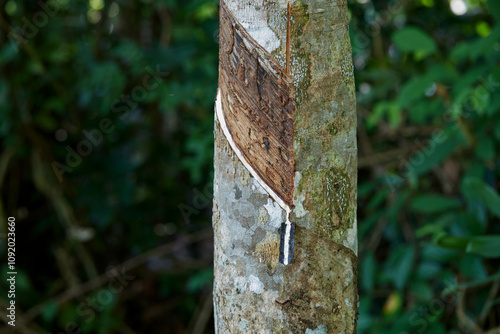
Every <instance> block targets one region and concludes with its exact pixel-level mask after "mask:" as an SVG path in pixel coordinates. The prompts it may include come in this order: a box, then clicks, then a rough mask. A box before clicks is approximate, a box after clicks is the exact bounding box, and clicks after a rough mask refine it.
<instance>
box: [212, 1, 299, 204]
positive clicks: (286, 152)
mask: <svg viewBox="0 0 500 334" xmlns="http://www.w3.org/2000/svg"><path fill="white" fill-rule="evenodd" d="M219 64H220V65H219V89H220V91H221V103H222V109H223V112H224V117H225V121H226V124H227V127H228V129H229V132H230V133H231V136H232V138H233V140H234V142H235V143H236V146H237V147H238V149H239V150H240V151H241V152H242V155H243V157H244V158H245V159H246V161H247V162H248V163H249V164H250V166H252V168H253V169H254V170H255V171H256V172H257V174H258V175H259V177H260V178H261V179H262V180H263V181H264V182H265V183H266V184H267V185H268V186H269V187H270V188H271V189H272V190H273V191H274V192H275V193H276V194H277V195H278V197H279V198H281V199H282V200H283V201H284V202H285V203H286V204H287V205H288V206H289V207H290V208H291V209H292V208H293V183H294V167H295V158H294V153H293V135H294V132H293V131H294V130H293V119H292V115H293V111H294V109H295V102H294V99H293V95H294V90H293V87H292V85H291V79H290V78H289V77H288V75H287V73H286V70H285V69H283V68H282V67H281V66H280V65H279V63H278V62H277V61H276V59H274V57H273V56H272V55H271V54H270V53H269V52H267V51H266V50H265V49H264V48H262V47H261V46H260V45H258V44H257V42H256V41H255V40H254V39H253V38H252V37H250V35H248V33H247V32H246V31H245V29H244V28H243V27H242V26H241V25H240V23H239V22H238V21H237V20H236V19H235V18H234V16H233V15H232V13H231V12H230V11H229V9H228V8H227V6H226V5H225V3H224V2H223V1H221V5H220V49H219Z"/></svg>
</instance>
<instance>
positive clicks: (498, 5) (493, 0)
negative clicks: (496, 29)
mask: <svg viewBox="0 0 500 334" xmlns="http://www.w3.org/2000/svg"><path fill="white" fill-rule="evenodd" d="M487 3H488V7H489V9H490V13H491V15H493V17H495V20H496V21H497V24H500V2H498V1H497V0H488V1H487Z"/></svg>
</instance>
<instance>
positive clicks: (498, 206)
mask: <svg viewBox="0 0 500 334" xmlns="http://www.w3.org/2000/svg"><path fill="white" fill-rule="evenodd" d="M462 192H463V194H464V195H465V197H466V198H467V199H469V200H477V201H479V202H480V203H481V204H483V205H484V206H485V207H486V208H487V209H488V210H489V211H490V212H491V213H492V214H494V215H495V216H497V217H500V196H498V193H497V192H496V191H495V190H493V188H491V187H490V186H488V185H487V184H486V183H484V181H482V180H480V179H475V178H466V179H465V180H463V182H462Z"/></svg>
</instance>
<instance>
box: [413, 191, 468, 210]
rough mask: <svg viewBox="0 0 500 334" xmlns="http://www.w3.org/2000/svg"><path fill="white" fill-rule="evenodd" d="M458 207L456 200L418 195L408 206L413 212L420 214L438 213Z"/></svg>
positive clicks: (439, 196) (458, 202) (458, 203)
mask: <svg viewBox="0 0 500 334" xmlns="http://www.w3.org/2000/svg"><path fill="white" fill-rule="evenodd" d="M459 206H460V201H459V200H458V199H456V198H449V197H445V196H441V195H420V196H417V197H415V198H414V199H413V200H412V202H411V205H410V207H411V209H412V210H413V211H415V212H420V213H439V212H443V211H446V210H451V209H454V208H457V207H459Z"/></svg>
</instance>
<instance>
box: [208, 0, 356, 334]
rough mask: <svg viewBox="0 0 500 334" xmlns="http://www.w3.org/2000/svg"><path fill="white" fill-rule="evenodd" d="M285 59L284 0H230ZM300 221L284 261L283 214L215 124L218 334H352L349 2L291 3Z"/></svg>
mask: <svg viewBox="0 0 500 334" xmlns="http://www.w3.org/2000/svg"><path fill="white" fill-rule="evenodd" d="M226 3H227V5H228V7H229V8H230V9H231V10H232V12H233V14H234V15H235V16H236V18H237V19H238V20H239V21H240V23H241V24H242V25H243V26H245V29H246V30H247V31H248V32H249V33H250V35H252V37H253V38H254V39H255V40H256V41H257V42H258V43H259V44H260V45H262V46H263V47H265V48H266V50H268V51H269V52H271V53H272V54H273V55H274V57H276V59H277V60H278V61H279V62H280V63H281V64H282V65H284V63H283V62H284V60H285V46H284V41H285V37H286V30H285V29H286V13H287V11H286V6H287V2H286V1H274V2H273V1H270V2H265V3H263V2H262V1H255V0H247V1H242V0H232V1H226ZM290 4H291V6H292V19H293V21H292V22H293V29H292V34H291V40H292V44H291V74H292V77H293V79H294V86H295V89H296V97H295V98H296V106H297V107H296V110H295V112H294V128H295V138H294V153H295V160H296V165H295V187H294V188H295V189H294V197H293V198H294V205H295V209H294V211H293V213H292V220H293V221H294V222H296V235H295V254H294V262H293V263H291V264H289V265H287V266H283V265H281V264H278V252H279V228H280V225H281V223H282V222H283V221H284V219H285V217H284V211H283V210H282V209H281V208H280V207H279V206H278V204H277V203H275V202H274V201H273V200H272V199H271V198H270V197H269V195H268V194H267V193H266V192H265V191H264V189H263V188H262V187H261V186H260V185H259V184H258V183H257V182H256V180H255V179H253V177H252V176H251V175H250V174H249V172H248V171H247V170H246V169H245V167H244V166H243V165H242V164H241V162H240V161H239V160H238V158H237V156H236V155H235V154H234V152H233V151H232V150H231V148H230V146H229V144H228V142H227V140H226V138H225V137H224V134H223V133H222V131H221V129H220V127H219V124H218V122H217V119H216V121H215V129H214V134H215V157H214V165H215V176H214V206H213V228H214V234H215V240H214V244H215V256H214V273H215V280H214V307H215V329H216V332H217V333H220V334H226V333H355V332H356V315H357V307H358V296H357V271H356V262H357V255H356V254H357V233H356V189H357V151H356V107H355V92H354V79H353V74H352V72H353V68H352V60H351V46H350V41H349V34H348V18H347V4H346V2H345V1H326V0H325V1H320V0H315V1H312V0H309V1H302V2H298V1H290Z"/></svg>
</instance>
